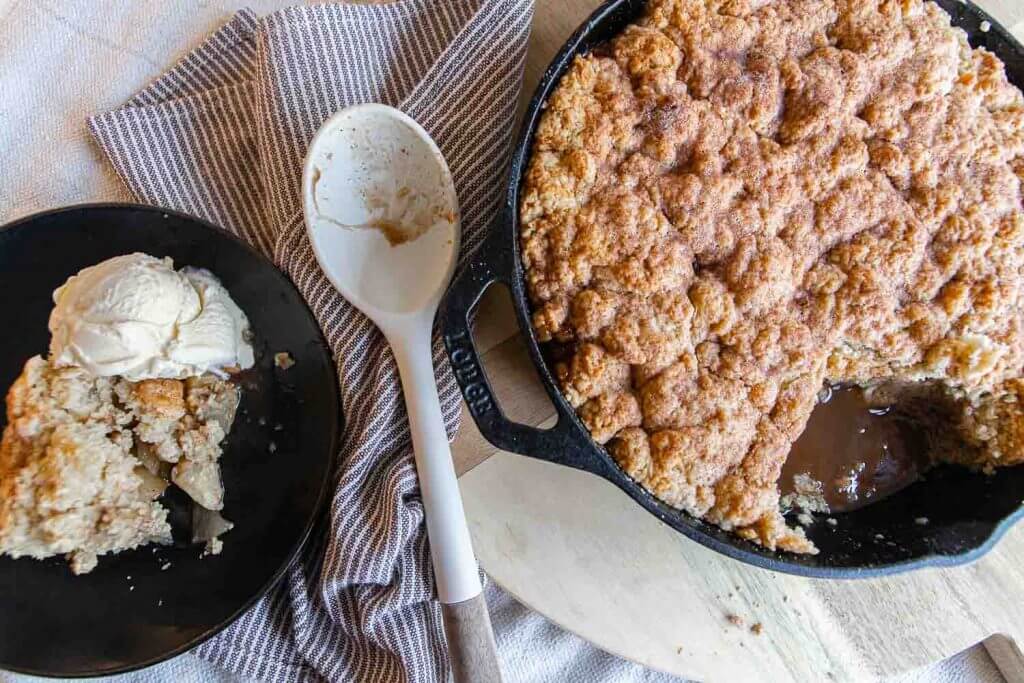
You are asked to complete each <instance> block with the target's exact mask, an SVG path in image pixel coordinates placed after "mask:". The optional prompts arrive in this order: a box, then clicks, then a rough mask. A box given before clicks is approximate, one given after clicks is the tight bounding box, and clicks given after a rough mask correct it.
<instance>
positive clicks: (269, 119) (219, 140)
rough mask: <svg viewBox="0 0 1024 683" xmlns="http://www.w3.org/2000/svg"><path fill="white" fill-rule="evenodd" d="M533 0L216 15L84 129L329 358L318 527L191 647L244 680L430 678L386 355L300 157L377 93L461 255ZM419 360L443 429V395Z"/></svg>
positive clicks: (492, 163) (418, 541) (476, 215)
mask: <svg viewBox="0 0 1024 683" xmlns="http://www.w3.org/2000/svg"><path fill="white" fill-rule="evenodd" d="M532 14H533V0H401V1H400V2H395V3H392V4H385V5H341V4H338V5H315V6H309V7H293V8H289V9H285V10H282V11H280V12H276V13H274V14H271V15H269V16H266V17H263V18H258V17H257V16H255V15H254V14H253V13H252V12H249V11H242V12H239V13H238V14H236V15H235V16H234V17H233V18H232V19H231V20H230V21H229V22H228V23H227V24H226V25H225V26H223V27H222V28H221V29H220V30H218V31H217V32H216V33H214V34H213V35H212V36H211V37H210V38H209V39H207V40H206V41H205V42H204V43H203V44H202V45H200V46H199V47H198V48H197V49H195V50H194V51H192V52H191V53H189V54H188V55H187V56H186V57H185V58H184V59H182V60H181V61H180V62H179V63H178V64H177V65H175V66H174V67H173V68H171V70H170V71H168V72H167V73H166V74H165V75H164V76H162V77H160V78H158V79H157V80H156V81H155V82H153V83H152V84H151V85H150V86H148V87H147V88H145V89H144V90H143V91H141V92H140V93H138V94H137V95H136V96H135V97H133V98H132V99H131V100H129V101H128V102H127V103H126V104H125V105H124V106H123V107H121V108H119V109H117V110H115V111H110V112H106V113H103V114H99V115H97V116H95V117H92V118H91V119H90V120H89V128H90V130H91V132H92V134H93V136H94V137H95V139H96V142H97V143H98V144H99V146H100V148H101V149H102V150H103V152H104V153H105V154H106V156H107V157H109V159H110V162H111V163H112V164H113V166H114V168H115V169H116V171H117V173H118V174H119V175H120V177H121V178H122V179H123V180H124V183H125V185H127V187H128V189H129V190H130V191H131V192H132V194H134V196H135V197H137V198H138V200H139V201H142V202H146V203H150V204H158V205H161V206H168V207H172V208H175V209H178V210H181V211H185V212H188V213H191V214H194V215H197V216H201V217H203V218H205V219H207V220H210V221H212V222H214V223H216V224H218V225H221V226H224V227H225V228H227V229H229V230H231V231H233V232H235V233H236V234H237V235H239V236H241V237H243V238H244V239H246V240H248V241H249V242H251V243H252V244H253V245H255V246H256V247H257V248H259V249H260V250H261V251H263V253H265V254H267V255H268V256H270V257H271V258H272V259H273V260H274V262H275V263H276V264H277V265H278V266H279V267H280V268H281V269H282V270H283V271H284V272H286V273H287V274H288V275H289V276H290V277H291V278H292V280H293V281H294V282H295V284H296V285H297V287H298V288H299V290H300V291H301V292H302V294H303V296H304V297H305V298H306V301H307V302H308V303H309V306H310V308H311V309H312V310H313V312H314V313H315V315H316V317H317V319H318V320H319V322H320V324H321V326H322V327H323V330H324V335H325V337H326V338H327V340H328V343H329V344H330V346H331V348H332V350H333V352H334V354H335V360H336V363H337V368H338V383H339V385H340V387H341V395H342V405H343V406H344V409H345V433H344V436H343V439H342V450H341V454H340V457H339V463H340V465H339V470H338V472H337V489H336V492H335V494H334V498H333V500H332V504H331V509H330V515H329V520H328V524H329V526H330V528H329V530H328V529H325V530H324V531H323V533H321V534H319V535H318V536H317V538H316V540H315V541H314V542H311V543H310V545H309V547H308V548H306V549H305V552H304V555H303V557H302V560H301V562H300V563H298V564H297V565H296V566H295V567H293V568H292V569H291V570H290V571H289V572H288V574H287V575H286V578H285V579H284V580H283V581H282V582H281V583H280V584H279V585H278V586H277V588H276V589H274V590H273V591H272V592H271V594H270V595H269V596H268V597H267V598H265V599H264V600H262V601H260V602H259V603H258V604H257V605H256V606H255V607H254V608H253V609H251V610H250V611H249V612H248V613H247V614H245V615H244V616H242V617H241V618H240V619H239V620H238V621H237V622H235V623H234V624H233V625H232V626H230V627H229V628H228V629H226V630H225V631H224V632H223V633H221V634H220V635H219V636H217V637H215V638H213V639H211V640H209V641H207V642H206V643H205V644H203V645H202V646H200V648H199V649H198V653H199V654H200V655H201V656H203V657H205V658H207V659H209V660H211V661H214V662H217V663H219V664H221V665H223V666H225V667H227V668H228V669H230V670H232V671H234V672H236V673H238V674H240V675H242V676H246V677H250V678H257V679H261V680H275V681H278V680H296V681H298V680H320V679H327V680H333V681H342V680H344V681H381V682H384V683H394V682H396V681H439V680H445V679H446V678H447V676H448V669H449V667H448V663H447V660H446V656H445V649H444V637H443V634H442V630H441V617H440V610H439V607H438V605H437V603H436V601H434V600H433V577H432V574H431V568H430V561H429V547H428V544H427V538H426V531H425V527H424V524H423V508H422V505H421V503H420V501H419V497H418V487H417V482H416V475H415V470H414V468H413V460H412V452H411V447H410V443H409V430H408V425H407V421H406V416H405V408H404V404H403V402H402V400H401V393H400V385H399V381H398V375H397V371H396V367H395V363H394V360H393V357H392V356H391V353H390V350H389V348H388V346H387V344H386V343H385V342H384V339H383V338H382V336H381V335H380V333H379V332H378V331H377V330H376V329H375V328H374V326H373V325H372V324H371V323H370V322H369V321H367V320H366V319H365V318H364V317H363V316H362V315H361V314H360V313H358V312H357V311H355V310H354V309H353V308H352V307H351V306H350V305H348V303H347V302H345V300H344V299H342V298H341V296H340V295H339V294H337V293H336V292H335V291H334V289H333V288H332V287H331V285H330V283H329V282H328V281H327V279H326V278H325V277H324V275H323V273H322V272H321V271H320V268H319V267H318V265H317V263H316V260H315V258H314V256H313V252H312V250H311V248H310V245H309V242H308V241H307V239H306V233H305V229H304V227H303V220H302V211H301V205H300V198H299V184H300V174H301V166H302V160H303V158H304V156H305V153H306V148H307V145H308V144H309V141H310V140H311V139H312V137H313V134H314V133H315V132H316V130H317V128H318V127H319V126H320V124H321V123H322V122H323V121H324V120H325V119H326V118H327V117H328V116H330V115H331V114H332V113H333V112H335V111H336V110H337V109H339V108H341V107H344V106H347V105H351V104H356V103H360V102H384V103H387V104H391V105H394V106H397V107H399V108H400V109H402V110H403V111H405V112H406V113H408V114H409V115H411V116H412V117H413V118H414V119H416V120H417V121H419V122H420V123H421V124H422V125H423V126H424V128H426V129H427V130H428V131H429V132H430V133H431V135H433V137H434V138H435V140H437V142H438V144H439V145H440V147H441V150H442V151H443V152H444V155H445V157H446V158H447V160H448V164H449V165H450V166H451V170H452V173H453V175H454V177H455V185H456V188H457V190H458V194H459V199H460V202H461V207H462V218H463V224H462V225H463V235H464V237H463V244H464V245H465V246H464V247H463V248H464V254H463V256H465V253H468V252H469V251H471V250H472V249H473V248H475V246H476V245H477V244H479V242H480V239H481V237H482V236H483V230H484V228H485V226H486V224H487V222H488V220H489V219H490V218H491V217H492V216H494V215H495V213H496V212H497V210H498V206H499V203H500V201H501V188H502V180H503V178H504V175H505V171H506V166H507V161H508V158H509V153H510V148H511V139H512V129H513V119H514V117H515V111H516V103H517V100H518V95H519V89H520V83H521V75H522V69H523V61H524V56H525V51H526V41H527V37H528V34H529V29H530V21H531V18H532ZM434 361H435V364H436V369H437V374H438V378H439V380H438V384H439V389H440V392H441V400H442V405H443V409H444V414H445V420H446V422H447V426H448V429H449V434H451V433H453V432H454V430H455V428H456V426H457V421H458V415H459V393H458V391H457V388H456V385H455V382H454V381H453V378H452V376H451V373H450V370H449V368H448V364H447V362H446V360H445V358H444V353H443V350H442V347H441V345H440V343H438V342H437V340H436V339H435V345H434Z"/></svg>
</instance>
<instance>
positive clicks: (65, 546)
mask: <svg viewBox="0 0 1024 683" xmlns="http://www.w3.org/2000/svg"><path fill="white" fill-rule="evenodd" d="M112 397H113V390H112V386H111V382H110V381H109V380H107V379H103V378H95V377H92V376H90V375H88V374H87V373H85V372H84V371H82V370H80V369H77V368H63V369H59V370H55V369H53V368H52V367H51V366H50V365H49V363H47V362H46V361H45V360H43V359H42V358H40V357H38V356H37V357H35V358H32V359H31V360H29V361H28V363H27V364H26V366H25V370H24V372H23V373H22V375H21V376H20V377H19V378H18V380H17V381H16V382H15V383H14V384H13V385H12V386H11V389H10V392H9V393H8V396H7V415H8V425H7V427H6V429H5V430H4V435H3V441H2V442H0V553H5V554H9V555H11V556H13V557H20V556H29V557H34V558H44V557H49V556H52V555H58V554H67V555H68V557H69V559H70V561H71V567H72V570H73V571H74V572H75V573H76V574H80V573H85V572H88V571H90V570H92V568H93V567H95V565H96V558H97V556H98V555H102V554H104V553H108V552H118V551H120V550H126V549H130V548H134V547H137V546H139V545H143V544H145V543H149V542H153V541H155V542H169V541H170V533H171V530H170V527H169V526H168V524H167V520H166V518H167V511H166V510H164V509H163V508H162V507H160V505H158V504H157V503H156V502H154V501H153V499H152V496H151V494H150V492H149V491H148V490H147V489H146V487H145V486H144V484H143V480H142V478H141V477H140V476H139V474H138V473H137V472H136V468H137V467H138V464H139V462H138V460H136V458H135V457H133V456H132V454H131V448H132V436H131V433H130V431H128V429H127V424H128V422H130V420H131V418H130V416H129V415H128V414H127V413H126V412H124V411H123V410H121V409H120V408H118V407H117V406H116V405H115V404H114V402H113V400H112Z"/></svg>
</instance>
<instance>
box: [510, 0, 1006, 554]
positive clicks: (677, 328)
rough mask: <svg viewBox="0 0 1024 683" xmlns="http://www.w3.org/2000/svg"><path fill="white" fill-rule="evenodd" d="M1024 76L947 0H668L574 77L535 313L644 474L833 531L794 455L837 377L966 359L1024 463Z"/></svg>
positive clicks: (969, 417) (564, 104) (657, 483)
mask: <svg viewBox="0 0 1024 683" xmlns="http://www.w3.org/2000/svg"><path fill="white" fill-rule="evenodd" d="M1022 177H1024V99H1022V97H1021V93H1020V91H1019V90H1017V89H1016V88H1015V87H1013V86H1011V85H1010V84H1009V83H1008V82H1007V80H1006V76H1005V73H1004V70H1003V65H1002V63H1001V62H1000V61H999V60H998V59H996V58H995V56H993V55H992V54H991V53H989V52H986V51H985V50H981V49H979V50H971V49H970V47H969V46H968V45H967V42H966V39H965V37H964V35H963V33H962V32H961V31H959V30H958V29H953V28H951V27H950V23H949V17H948V15H946V14H945V13H944V12H943V11H942V10H941V9H940V8H938V7H937V6H936V5H934V4H932V3H929V2H922V1H921V0H900V1H889V0H791V1H789V2H771V1H758V0H652V1H651V2H650V3H649V4H648V6H647V9H646V12H645V14H644V15H643V17H642V18H641V19H639V20H638V21H637V23H636V24H634V25H631V26H629V27H628V28H626V29H625V31H623V32H622V33H621V34H620V35H619V36H618V37H617V38H615V39H614V40H612V41H611V43H610V44H609V45H608V46H607V49H604V50H602V51H600V52H599V53H592V54H588V55H584V56H580V57H577V58H576V60H575V62H574V63H573V65H572V66H571V68H570V69H569V70H568V72H567V73H566V74H565V75H564V76H563V78H562V80H561V82H560V84H559V86H558V87H557V89H556V90H555V92H554V93H553V94H552V96H551V98H550V99H549V100H548V103H547V109H546V111H545V113H544V116H543V117H542V119H541V122H540V125H539V127H538V130H537V134H536V138H535V142H534V148H533V156H532V159H531V162H530V165H529V168H528V171H527V175H526V180H525V188H524V194H523V199H522V204H521V207H520V209H521V220H522V234H521V241H522V251H523V261H524V265H525V267H526V278H527V283H528V287H529V293H530V296H531V298H532V301H533V303H534V311H535V312H534V319H533V320H534V326H535V328H536V331H537V334H538V336H539V338H540V339H541V340H542V341H548V342H551V343H552V344H553V345H554V348H555V351H556V352H557V354H559V356H560V357H562V358H564V359H565V360H564V362H559V364H558V366H557V368H556V371H557V374H558V377H559V379H560V381H561V384H562V388H563V391H564V393H565V395H566V397H567V399H568V400H569V402H570V403H571V404H572V405H573V406H575V407H576V408H577V410H578V412H579V414H580V416H581V418H582V420H583V421H584V423H585V424H586V425H587V426H588V427H589V429H590V430H591V433H592V434H593V436H594V438H595V439H596V440H597V441H599V442H601V443H607V444H608V449H609V451H610V452H611V453H612V455H613V456H614V457H615V459H616V460H617V461H618V462H619V464H620V465H621V466H622V467H623V469H624V470H625V471H626V472H627V473H629V474H630V475H631V476H632V477H634V478H636V479H637V480H639V481H640V482H641V483H643V484H644V486H646V487H647V488H648V489H650V490H651V491H652V492H653V493H654V494H655V495H657V496H659V497H660V498H662V499H663V500H665V501H666V502H668V503H670V504H672V505H674V506H677V507H679V508H682V509H684V510H686V511H687V512H689V513H691V514H693V515H696V516H699V517H703V518H705V519H707V520H709V521H711V522H713V523H715V524H718V525H720V526H722V527H723V528H726V529H733V530H735V531H736V532H737V533H738V534H740V535H741V536H743V537H745V538H748V539H751V540H754V541H756V542H758V543H761V544H763V545H765V546H767V547H769V548H773V549H774V548H781V549H785V550H790V551H796V552H815V549H814V547H813V545H812V544H811V543H810V542H809V541H808V540H807V539H806V538H805V537H804V535H803V532H802V530H800V529H792V528H787V526H786V524H785V521H784V520H783V518H782V517H781V514H780V512H779V492H778V487H777V480H778V478H779V474H780V469H781V466H782V463H783V461H784V460H785V458H786V455H787V453H788V452H789V448H790V445H791V444H792V443H793V441H794V440H795V439H796V438H797V436H798V435H799V434H800V433H801V432H802V431H803V429H804V426H805V424H806V421H807V418H808V415H809V413H810V412H811V410H812V408H813V407H814V405H815V398H816V394H817V392H818V390H819V388H820V387H821V386H822V383H823V382H825V381H831V382H849V383H854V384H859V385H865V386H871V385H876V384H878V383H881V382H890V381H898V382H933V383H940V384H941V386H942V387H943V391H944V392H945V393H946V395H947V396H948V397H949V398H951V399H952V400H954V401H956V402H957V405H958V406H959V409H960V410H961V411H962V416H959V418H958V419H959V423H958V425H957V428H958V431H959V437H960V439H961V440H962V441H963V442H964V443H965V448H964V449H961V450H960V451H959V455H956V454H952V455H948V456H947V457H952V458H954V459H957V460H959V461H961V462H964V463H965V464H969V465H972V466H981V467H986V468H989V467H991V466H993V465H1004V464H1014V463H1018V462H1024V426H1022V421H1021V408H1020V405H1021V403H1020V402H1019V400H1018V399H1020V398H1021V397H1022V394H1024V383H1022V382H1021V381H1020V380H1018V379H1017V378H1018V377H1020V376H1021V375H1022V374H1024V372H1022V366H1024V334H1022V315H1024V313H1022V311H1024V307H1022V305H1021V304H1022V302H1021V285H1022V282H1024V279H1022V268H1024V249H1022V245H1024V211H1022V204H1021V189H1020V183H1021V178H1022Z"/></svg>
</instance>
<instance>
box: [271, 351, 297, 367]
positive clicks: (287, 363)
mask: <svg viewBox="0 0 1024 683" xmlns="http://www.w3.org/2000/svg"><path fill="white" fill-rule="evenodd" d="M274 365H276V366H277V367H279V368H281V369H282V370H287V369H288V368H290V367H291V366H293V365H295V359H294V358H292V354H290V353H288V352H287V351H278V352H277V353H275V354H274Z"/></svg>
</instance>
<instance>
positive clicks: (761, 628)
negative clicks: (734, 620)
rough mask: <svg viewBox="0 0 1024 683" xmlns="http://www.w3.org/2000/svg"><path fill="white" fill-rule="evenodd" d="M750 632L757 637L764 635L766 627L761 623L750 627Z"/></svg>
mask: <svg viewBox="0 0 1024 683" xmlns="http://www.w3.org/2000/svg"><path fill="white" fill-rule="evenodd" d="M750 632H751V633H753V634H754V635H755V636H759V635H761V634H762V633H764V625H763V624H762V623H761V622H760V621H759V622H757V623H756V624H753V625H752V626H751V627H750Z"/></svg>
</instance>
